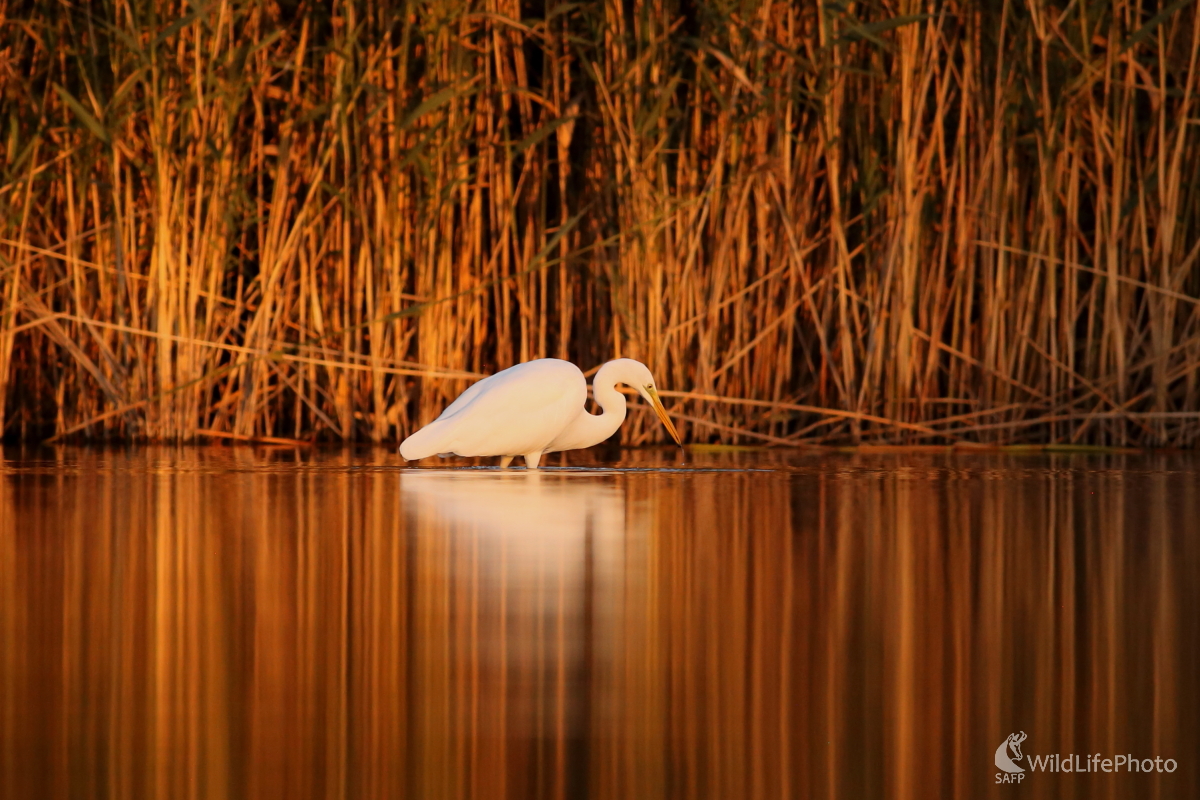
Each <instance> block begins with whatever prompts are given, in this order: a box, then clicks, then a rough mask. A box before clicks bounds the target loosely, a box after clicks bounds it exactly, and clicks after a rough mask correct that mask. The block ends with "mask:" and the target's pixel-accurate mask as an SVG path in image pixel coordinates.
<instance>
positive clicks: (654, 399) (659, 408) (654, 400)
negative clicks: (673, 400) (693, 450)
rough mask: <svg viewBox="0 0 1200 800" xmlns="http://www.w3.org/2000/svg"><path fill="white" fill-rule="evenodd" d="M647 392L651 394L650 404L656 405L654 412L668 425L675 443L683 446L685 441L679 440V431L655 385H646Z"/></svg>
mask: <svg viewBox="0 0 1200 800" xmlns="http://www.w3.org/2000/svg"><path fill="white" fill-rule="evenodd" d="M646 394H648V395H650V405H652V406H654V413H655V414H658V418H659V419H660V420H662V424H663V425H666V426H667V433H669V434H671V438H672V439H674V440H675V444H677V445H679V446H680V447H683V442H681V441H679V431H677V430H675V426H674V425H672V424H671V418H670V417H668V416H667V410H666V409H665V408H663V404H662V400H659V399H658V392H657V391H655V389H654V387H653V386H647V387H646Z"/></svg>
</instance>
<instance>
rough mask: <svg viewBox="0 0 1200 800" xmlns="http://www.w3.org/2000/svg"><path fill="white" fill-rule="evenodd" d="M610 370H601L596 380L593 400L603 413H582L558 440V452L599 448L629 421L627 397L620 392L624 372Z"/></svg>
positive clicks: (584, 411) (608, 365)
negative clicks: (618, 385)
mask: <svg viewBox="0 0 1200 800" xmlns="http://www.w3.org/2000/svg"><path fill="white" fill-rule="evenodd" d="M610 366H611V364H605V365H604V366H603V367H601V368H600V371H599V372H597V373H596V377H595V378H594V379H593V380H592V396H593V397H595V398H596V403H597V404H599V406H600V408H601V409H602V412H601V413H600V414H589V413H588V411H587V409H580V412H579V416H578V417H577V418H576V419H575V421H574V422H573V423H572V424H571V426H570V427H569V428H568V429H567V430H565V431H563V433H562V435H561V436H560V437H559V439H558V440H556V442H555V445H556V449H561V450H575V449H579V448H583V447H591V446H592V445H594V444H599V443H600V442H603V441H604V440H605V439H607V438H608V437H610V436H612V435H613V434H614V433H616V432H617V428H619V427H621V423H622V422H624V421H625V395H623V394H621V393H620V392H618V391H617V390H616V385H617V383H618V382H619V381H620V374H619V373H620V369H616V368H614V369H610V368H609V367H610Z"/></svg>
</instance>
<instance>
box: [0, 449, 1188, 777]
mask: <svg viewBox="0 0 1200 800" xmlns="http://www.w3.org/2000/svg"><path fill="white" fill-rule="evenodd" d="M707 466H708V467H710V468H711V467H720V468H722V470H725V471H693V472H667V473H662V472H658V473H648V472H627V473H624V474H615V473H612V474H608V475H595V474H593V475H582V474H564V473H561V472H560V473H553V472H546V473H545V474H542V475H537V474H534V475H526V474H522V473H511V474H509V475H496V474H494V473H492V474H488V473H483V474H481V473H480V472H475V471H466V472H465V473H463V472H460V473H458V474H449V473H437V472H431V471H415V472H413V471H406V472H404V473H403V475H402V476H400V475H398V474H397V473H396V472H394V471H391V470H387V469H379V468H378V467H377V466H376V465H375V464H373V463H371V462H370V461H369V460H368V462H367V463H365V464H364V463H363V459H361V458H360V459H358V460H357V461H356V462H355V463H352V462H350V461H349V460H347V459H346V458H345V457H344V456H330V457H324V458H322V459H319V460H315V461H308V460H303V461H299V462H297V461H295V460H294V457H293V456H290V455H280V456H275V457H269V458H265V459H264V458H259V457H254V456H250V455H248V454H246V453H244V452H239V451H233V452H229V451H225V452H221V451H213V450H157V449H152V450H149V451H147V452H146V453H144V454H134V455H130V454H127V453H123V452H114V453H110V454H99V455H98V454H88V453H81V452H73V451H69V450H68V451H60V454H59V456H58V461H57V463H48V462H45V461H43V462H40V463H38V462H24V463H20V464H15V463H12V462H10V463H9V464H8V466H7V467H6V469H5V471H4V474H3V475H0V636H2V637H3V644H4V646H3V647H0V795H3V796H4V797H39V798H47V800H53V799H54V798H67V797H80V796H85V797H133V796H136V797H148V798H150V797H161V798H209V797H211V798H218V797H222V798H223V797H241V796H247V797H263V796H288V797H294V798H308V797H314V798H315V797H343V798H353V797H381V796H419V797H463V798H502V797H512V798H528V797H563V798H565V797H579V796H585V795H586V796H589V797H601V798H627V797H631V796H659V797H667V796H670V797H746V798H766V797H798V796H808V797H864V796H872V797H882V796H887V797H896V798H905V797H909V798H923V797H931V796H955V797H967V796H972V797H974V796H984V795H987V794H988V793H989V792H993V793H995V794H996V796H999V793H1000V791H1001V790H1004V791H1012V790H1013V787H996V786H995V784H994V777H993V775H994V773H995V768H994V766H993V764H992V753H993V750H994V749H995V747H996V745H997V744H998V743H999V742H1001V741H1002V740H1003V739H1004V737H1006V736H1007V735H1008V734H1009V733H1011V732H1013V731H1017V730H1023V731H1026V732H1027V733H1028V734H1029V739H1028V741H1027V742H1026V748H1027V752H1031V753H1052V752H1061V753H1068V752H1073V753H1093V752H1104V753H1127V752H1132V753H1137V754H1141V755H1147V756H1155V755H1159V756H1163V757H1171V758H1175V759H1176V760H1177V761H1178V763H1179V764H1180V768H1179V769H1178V770H1177V771H1176V772H1175V773H1173V774H1171V775H1166V774H1155V775H1149V776H1146V775H1128V774H1118V775H1112V774H1102V773H1101V774H1096V773H1092V774H1087V775H1078V776H1075V775H1067V774H1031V775H1028V776H1027V777H1026V780H1025V782H1024V785H1023V786H1022V787H1021V791H1022V792H1023V793H1026V794H1030V795H1032V796H1035V797H1047V798H1048V797H1059V796H1064V795H1068V794H1074V795H1078V796H1088V797H1110V798H1120V797H1130V796H1138V797H1164V798H1166V797H1178V798H1183V797H1193V796H1195V794H1196V792H1197V790H1200V779H1198V777H1197V772H1196V769H1195V765H1194V764H1193V763H1191V761H1190V758H1191V757H1192V755H1193V754H1194V753H1195V752H1196V749H1197V744H1198V743H1200V724H1198V722H1197V715H1196V714H1195V713H1194V712H1195V709H1196V708H1197V703H1200V688H1198V686H1197V682H1196V680H1195V675H1194V669H1193V666H1192V665H1194V664H1195V662H1196V659H1197V657H1198V656H1200V652H1198V647H1200V644H1198V643H1200V637H1198V636H1197V635H1196V634H1197V624H1196V621H1195V614H1194V613H1192V609H1194V608H1195V607H1196V604H1197V600H1198V599H1200V598H1198V597H1197V592H1198V589H1197V584H1196V582H1195V581H1194V580H1193V579H1192V576H1194V575H1195V574H1196V571H1197V568H1198V567H1200V547H1198V546H1197V542H1196V541H1195V537H1194V536H1193V535H1191V527H1190V526H1189V525H1188V524H1187V521H1189V520H1192V519H1195V518H1196V515H1197V513H1200V508H1197V504H1198V503H1200V496H1198V495H1197V494H1196V492H1195V478H1196V473H1195V468H1194V464H1189V463H1188V462H1186V461H1183V460H1180V459H1173V458H1171V457H1161V458H1154V459H1138V460H1133V459H1126V458H1124V457H1110V458H1107V459H1089V460H1075V459H1071V458H1069V457H1047V458H1038V459H1036V460H1035V459H1029V458H1007V457H994V456H992V457H966V456H957V457H935V456H918V457H915V458H910V459H908V460H907V462H906V463H905V464H899V463H897V462H896V461H895V460H894V459H892V458H890V457H887V456H859V457H844V458H843V457H838V458H836V459H826V460H822V461H809V462H807V463H805V462H801V461H797V460H793V461H792V462H791V464H790V466H789V465H788V464H787V463H784V464H783V466H784V467H786V469H785V471H783V472H774V473H764V472H761V471H754V472H750V471H739V467H740V466H758V467H761V466H763V464H762V463H761V462H755V463H754V464H752V465H750V464H741V465H740V464H739V463H738V458H737V457H734V456H730V457H721V458H713V459H710V460H709V461H708V462H707ZM728 470H733V471H728Z"/></svg>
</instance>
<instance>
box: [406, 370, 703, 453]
mask: <svg viewBox="0 0 1200 800" xmlns="http://www.w3.org/2000/svg"><path fill="white" fill-rule="evenodd" d="M618 383H625V384H628V385H629V386H632V387H633V388H634V389H637V391H638V394H640V395H641V396H642V397H644V398H646V401H647V402H649V403H650V405H651V406H653V408H654V411H655V413H656V414H658V418H659V419H660V420H662V423H663V425H666V426H667V431H668V432H669V433H670V434H671V438H672V439H674V440H675V443H676V444H679V445H681V446H682V443H681V442H680V441H679V434H678V432H676V430H675V426H674V425H672V424H671V420H670V418H669V417H668V416H667V412H666V410H665V409H664V408H663V405H662V401H661V400H659V399H658V392H657V391H656V390H655V388H654V376H652V375H651V374H650V370H649V369H647V368H646V365H645V364H643V363H641V362H640V361H634V360H633V359H632V358H618V359H616V360H615V361H609V362H608V363H607V364H605V365H604V366H602V367H601V368H600V371H599V372H597V373H596V377H595V378H594V379H593V380H592V393H593V395H594V396H595V398H596V402H597V403H599V404H600V408H602V409H604V412H603V413H602V414H589V413H588V411H587V409H586V408H584V403H585V402H586V401H587V380H586V379H585V378H584V377H583V372H582V371H580V369H579V367H577V366H575V365H574V364H572V363H571V362H570V361H562V360H560V359H557V358H539V359H537V360H535V361H526V362H525V363H524V364H517V365H516V366H512V367H509V368H508V369H505V370H501V371H500V372H497V373H496V374H495V375H492V376H491V377H488V378H484V379H483V380H481V381H479V382H478V383H476V384H473V385H472V386H470V387H468V389H467V390H466V391H465V392H463V393H462V394H460V395H459V396H458V399H457V400H455V401H454V402H453V403H451V404H450V405H449V406H447V407H446V410H445V411H443V412H442V415H441V416H440V417H438V418H437V419H435V420H434V421H433V422H431V423H429V424H428V425H426V426H425V427H424V428H421V430H419V431H417V432H416V433H414V434H413V435H412V436H409V437H408V438H407V439H405V440H404V441H403V442H402V443H401V444H400V455H401V456H403V457H404V459H405V460H406V461H416V460H417V459H419V458H426V457H428V456H432V455H435V454H436V455H442V456H448V455H460V456H500V467H501V468H505V467H507V466H508V465H509V464H510V463H512V460H513V457H514V456H524V457H525V465H526V466H527V467H529V468H530V469H537V465H538V460H539V459H540V458H541V457H542V453H556V452H558V451H560V450H578V449H580V448H583V447H591V446H592V445H594V444H599V443H600V442H603V441H604V440H605V439H607V438H608V437H609V436H612V435H613V434H614V433H616V430H617V428H619V427H621V423H622V422H624V421H625V395H623V394H621V393H620V392H618V391H617V390H616V389H615V388H614V387H615V386H616V385H617V384H618Z"/></svg>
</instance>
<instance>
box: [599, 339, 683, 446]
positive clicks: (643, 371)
mask: <svg viewBox="0 0 1200 800" xmlns="http://www.w3.org/2000/svg"><path fill="white" fill-rule="evenodd" d="M604 370H605V371H606V372H609V371H611V373H612V375H613V378H614V379H615V380H614V383H624V384H627V385H629V386H632V387H633V388H634V389H637V392H638V394H640V395H641V396H642V397H643V398H645V400H646V402H647V403H649V404H650V407H651V408H653V409H654V413H655V414H657V415H658V418H659V419H660V420H662V424H663V425H665V426H666V428H667V433H669V434H671V438H672V439H674V440H675V444H677V445H679V446H680V447H682V446H683V442H681V441H680V440H679V432H678V431H676V430H675V426H674V424H672V423H671V418H670V417H668V416H667V410H666V409H665V408H663V404H662V400H660V399H659V397H658V390H657V389H656V388H655V387H654V376H653V375H651V374H650V369H649V368H648V367H647V366H646V365H645V364H643V363H642V362H640V361H634V360H633V359H632V358H618V359H617V360H615V361H610V362H608V363H607V364H605V365H604ZM597 377H599V375H597Z"/></svg>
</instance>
